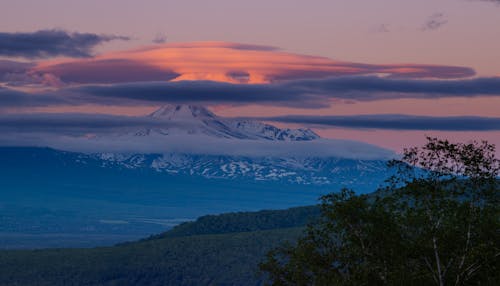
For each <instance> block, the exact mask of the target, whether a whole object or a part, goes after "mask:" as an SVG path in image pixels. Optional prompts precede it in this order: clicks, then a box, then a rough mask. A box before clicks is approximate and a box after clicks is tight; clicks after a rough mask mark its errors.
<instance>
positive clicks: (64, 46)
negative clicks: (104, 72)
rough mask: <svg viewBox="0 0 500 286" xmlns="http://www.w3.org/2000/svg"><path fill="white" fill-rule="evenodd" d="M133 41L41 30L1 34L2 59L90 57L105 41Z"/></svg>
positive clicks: (109, 36) (122, 37) (117, 37)
mask: <svg viewBox="0 0 500 286" xmlns="http://www.w3.org/2000/svg"><path fill="white" fill-rule="evenodd" d="M113 40H129V38H128V37H124V36H116V35H98V34H92V33H69V32H66V31H63V30H40V31H36V32H30V33H6V32H3V33H0V56H5V57H24V58H30V59H31V58H50V57H58V56H66V57H76V58H83V57H90V56H92V49H93V48H94V47H95V46H97V45H99V44H102V43H104V42H109V41H113Z"/></svg>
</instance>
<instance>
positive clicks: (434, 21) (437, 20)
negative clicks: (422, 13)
mask: <svg viewBox="0 0 500 286" xmlns="http://www.w3.org/2000/svg"><path fill="white" fill-rule="evenodd" d="M447 23H448V20H447V19H446V18H445V16H444V14H443V13H434V14H432V15H431V16H429V17H428V18H427V21H426V22H425V24H424V26H423V27H422V30H423V31H433V30H437V29H439V28H441V27H442V26H444V25H446V24H447Z"/></svg>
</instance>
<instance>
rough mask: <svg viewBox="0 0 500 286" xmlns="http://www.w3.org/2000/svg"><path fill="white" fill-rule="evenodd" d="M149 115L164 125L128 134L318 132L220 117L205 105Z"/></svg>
mask: <svg viewBox="0 0 500 286" xmlns="http://www.w3.org/2000/svg"><path fill="white" fill-rule="evenodd" d="M148 117H150V118H152V119H153V120H157V121H158V122H165V127H161V124H158V125H159V127H156V128H145V129H141V130H138V131H135V132H132V133H128V135H135V136H148V135H205V136H209V137H213V138H226V139H245V140H260V139H263V140H279V141H308V140H314V139H318V138H319V136H318V135H317V134H316V133H314V132H313V131H312V130H310V129H280V128H277V127H275V126H272V125H269V124H264V123H260V122H256V121H250V120H237V119H228V118H221V117H218V116H217V115H215V114H214V113H212V112H211V111H209V110H208V109H206V108H204V107H202V106H196V105H165V106H163V107H161V108H160V109H158V110H156V111H155V112H153V113H151V114H150V115H149V116H148Z"/></svg>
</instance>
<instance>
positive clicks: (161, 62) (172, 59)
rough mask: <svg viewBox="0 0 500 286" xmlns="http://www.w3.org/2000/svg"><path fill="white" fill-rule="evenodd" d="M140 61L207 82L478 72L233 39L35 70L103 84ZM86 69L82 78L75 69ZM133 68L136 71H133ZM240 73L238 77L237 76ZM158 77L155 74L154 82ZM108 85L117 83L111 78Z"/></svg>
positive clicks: (443, 76) (135, 78) (157, 47)
mask: <svg viewBox="0 0 500 286" xmlns="http://www.w3.org/2000/svg"><path fill="white" fill-rule="evenodd" d="M124 62H127V63H134V65H136V66H141V67H148V68H150V69H154V70H155V72H157V73H161V72H162V71H163V72H164V73H165V74H172V75H174V74H175V75H177V76H176V77H174V78H172V79H171V80H175V81H182V80H191V81H194V80H203V81H220V82H229V83H248V84H262V83H276V82H282V81H289V80H297V79H318V78H328V77H333V76H346V75H351V76H353V75H373V74H382V75H388V76H392V77H401V78H440V79H455V78H464V77H471V76H474V75H475V71H474V70H473V69H472V68H469V67H460V66H439V65H418V64H392V65H384V64H380V65H372V64H363V63H352V62H342V61H335V60H332V59H329V58H325V57H314V56H307V55H300V54H293V53H288V52H284V51H282V50H280V49H277V48H275V47H269V46H262V45H252V44H239V43H228V42H199V43H168V44H162V45H154V46H151V47H147V48H142V49H138V50H133V51H125V52H115V53H107V54H102V55H99V56H96V57H95V58H92V59H80V60H68V61H64V62H57V63H54V62H51V61H48V62H40V63H39V64H38V66H37V67H35V68H33V70H34V71H36V72H39V73H50V74H54V75H55V76H57V77H59V78H61V80H62V81H63V82H64V81H65V80H64V79H68V78H71V80H72V81H73V82H86V83H92V82H90V81H89V78H88V76H87V75H88V74H91V75H92V77H93V78H94V79H96V80H97V79H99V78H101V80H100V81H98V82H95V83H103V82H105V81H106V80H104V79H106V78H108V77H109V76H110V74H112V73H123V72H124V68H123V65H122V64H121V63H124ZM79 70H84V71H85V72H84V74H83V75H82V77H83V78H86V80H83V79H80V80H78V79H77V76H78V73H76V72H75V71H79ZM127 70H128V71H131V70H133V69H127ZM235 75H236V76H235ZM127 80H129V81H145V76H143V75H142V73H140V72H137V73H131V75H130V76H129V77H128V78H127ZM152 80H156V77H155V78H151V79H150V80H149V81H152ZM108 83H113V81H110V82H108Z"/></svg>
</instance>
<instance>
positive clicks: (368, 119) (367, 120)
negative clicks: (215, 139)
mask: <svg viewBox="0 0 500 286" xmlns="http://www.w3.org/2000/svg"><path fill="white" fill-rule="evenodd" d="M254 119H259V120H266V121H273V122H281V123H296V124H303V125H308V126H316V127H344V128H349V129H352V128H354V129H390V130H439V131H498V130H500V117H478V116H451V117H433V116H413V115H400V114H376V115H349V116H311V115H287V116H278V117H264V118H254Z"/></svg>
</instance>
